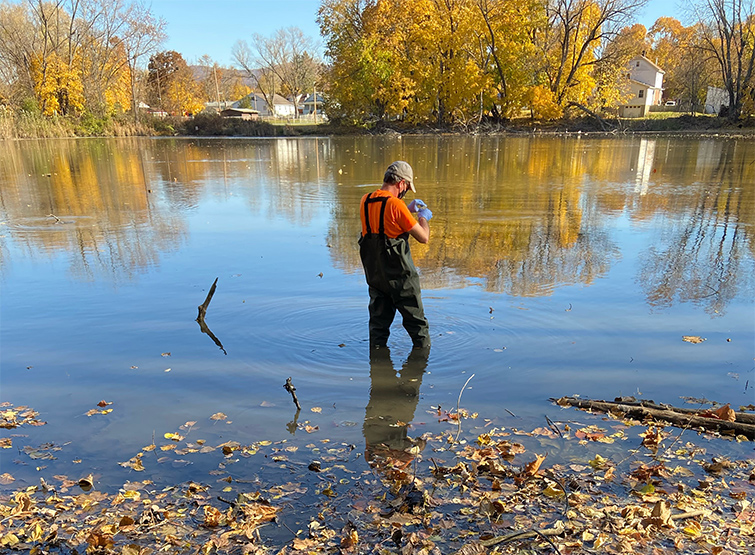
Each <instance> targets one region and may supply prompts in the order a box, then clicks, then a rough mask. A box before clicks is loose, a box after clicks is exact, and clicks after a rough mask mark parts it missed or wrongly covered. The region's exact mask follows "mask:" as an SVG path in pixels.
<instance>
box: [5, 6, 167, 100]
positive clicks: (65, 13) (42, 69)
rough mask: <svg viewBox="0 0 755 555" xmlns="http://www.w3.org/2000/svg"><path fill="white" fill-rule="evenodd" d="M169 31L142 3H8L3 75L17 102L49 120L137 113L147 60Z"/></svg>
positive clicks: (6, 7)
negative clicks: (33, 106)
mask: <svg viewBox="0 0 755 555" xmlns="http://www.w3.org/2000/svg"><path fill="white" fill-rule="evenodd" d="M164 25H165V23H164V22H163V21H161V20H158V19H155V18H154V16H153V15H152V14H151V12H150V10H149V9H148V8H146V7H145V6H144V5H143V4H142V3H140V2H138V1H135V2H134V1H129V0H52V1H44V0H26V1H25V2H24V3H11V2H9V1H7V0H6V1H4V2H2V3H0V75H3V76H4V77H5V78H6V79H7V81H6V82H7V83H8V85H7V86H8V90H9V91H10V92H11V95H12V97H13V98H15V99H16V102H21V101H22V100H23V99H26V98H29V97H33V98H34V99H35V100H36V102H37V104H38V105H39V106H40V108H41V110H42V111H43V112H44V113H48V114H49V113H73V112H79V111H82V110H89V111H92V112H98V113H99V112H113V111H118V110H123V109H125V108H127V107H128V106H129V105H130V106H131V108H132V110H134V112H135V107H136V93H135V91H136V78H137V75H138V71H137V70H138V68H139V65H140V62H141V60H142V59H143V56H144V55H145V54H147V53H149V52H150V51H151V50H152V49H153V48H154V47H155V46H156V45H157V44H159V42H160V41H162V40H163V38H164V33H163V28H164Z"/></svg>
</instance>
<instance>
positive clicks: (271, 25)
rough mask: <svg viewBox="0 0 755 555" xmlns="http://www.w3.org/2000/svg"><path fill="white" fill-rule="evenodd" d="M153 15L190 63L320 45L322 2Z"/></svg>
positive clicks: (670, 10) (663, 7) (275, 1)
mask: <svg viewBox="0 0 755 555" xmlns="http://www.w3.org/2000/svg"><path fill="white" fill-rule="evenodd" d="M151 5H152V12H153V13H154V14H155V15H157V16H160V17H162V18H164V19H165V21H167V23H168V27H167V32H168V37H169V38H168V40H167V41H166V42H165V44H164V45H163V49H164V50H175V51H177V52H180V53H181V54H182V55H183V57H184V59H186V61H187V62H189V63H194V62H196V61H197V60H198V59H199V58H200V57H201V56H202V55H203V54H209V55H210V57H211V58H212V59H213V60H215V61H217V62H218V63H220V64H221V65H231V64H232V62H233V60H232V58H231V48H232V47H233V45H234V44H235V43H236V41H238V40H239V39H243V40H246V41H249V40H250V38H251V36H252V34H254V33H260V34H261V35H271V34H272V33H273V32H275V31H276V30H277V29H280V28H282V27H299V28H300V29H301V30H302V31H303V32H304V34H306V35H309V36H311V37H312V38H313V39H315V40H317V41H320V28H319V27H318V25H317V23H316V22H315V18H316V17H317V8H318V7H319V5H320V0H213V1H210V0H152V3H151ZM677 5H678V4H677V3H676V2H661V1H659V0H650V2H648V5H647V6H646V7H645V8H644V9H643V11H642V12H640V13H639V14H638V18H637V21H638V22H639V23H642V24H643V25H645V27H648V28H649V27H650V26H651V25H652V24H653V22H655V20H656V19H657V18H659V17H661V16H664V15H668V16H671V17H675V18H677V19H679V20H680V21H682V22H684V19H683V17H682V15H681V13H680V10H679V8H677V7H676V6H677Z"/></svg>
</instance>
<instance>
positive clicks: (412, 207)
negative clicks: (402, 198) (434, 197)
mask: <svg viewBox="0 0 755 555" xmlns="http://www.w3.org/2000/svg"><path fill="white" fill-rule="evenodd" d="M408 208H409V212H411V213H412V214H416V213H417V212H418V211H419V210H420V209H421V208H427V204H425V201H424V200H419V199H415V200H413V201H411V202H410V203H409V207H408Z"/></svg>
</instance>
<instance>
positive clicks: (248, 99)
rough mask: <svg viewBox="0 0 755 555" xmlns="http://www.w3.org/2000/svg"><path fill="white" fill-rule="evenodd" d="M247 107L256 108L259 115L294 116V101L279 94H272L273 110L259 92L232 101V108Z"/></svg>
mask: <svg viewBox="0 0 755 555" xmlns="http://www.w3.org/2000/svg"><path fill="white" fill-rule="evenodd" d="M241 107H249V108H251V109H252V110H256V111H257V112H258V113H259V115H260V117H269V116H275V117H279V118H288V117H294V114H295V113H296V112H295V110H294V103H293V102H291V101H290V100H287V99H285V98H283V97H282V96H281V95H279V94H276V95H274V96H273V107H274V112H271V111H270V107H269V106H268V104H267V102H266V101H265V97H264V96H263V95H262V94H261V93H256V92H253V93H249V94H248V95H246V96H245V97H244V98H242V99H241V100H237V101H236V102H234V103H233V108H241Z"/></svg>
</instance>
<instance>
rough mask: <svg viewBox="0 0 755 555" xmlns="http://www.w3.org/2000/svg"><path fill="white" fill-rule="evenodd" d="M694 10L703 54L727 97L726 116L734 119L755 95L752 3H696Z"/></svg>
mask: <svg viewBox="0 0 755 555" xmlns="http://www.w3.org/2000/svg"><path fill="white" fill-rule="evenodd" d="M694 10H695V15H696V17H697V19H698V22H699V31H700V33H701V39H702V40H701V42H702V45H703V48H704V51H705V52H706V53H707V54H708V55H709V56H710V57H711V58H712V59H713V60H715V62H716V65H717V70H718V73H719V76H720V79H721V83H722V85H723V88H724V89H725V90H726V92H727V94H728V96H729V108H728V116H729V117H730V118H731V119H738V118H739V117H740V116H741V115H742V108H743V105H744V104H745V102H748V103H749V104H750V105H751V104H752V101H753V96H754V94H755V2H753V0H699V1H698V2H697V3H696V4H695V5H694ZM750 107H751V108H753V107H752V106H750Z"/></svg>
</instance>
